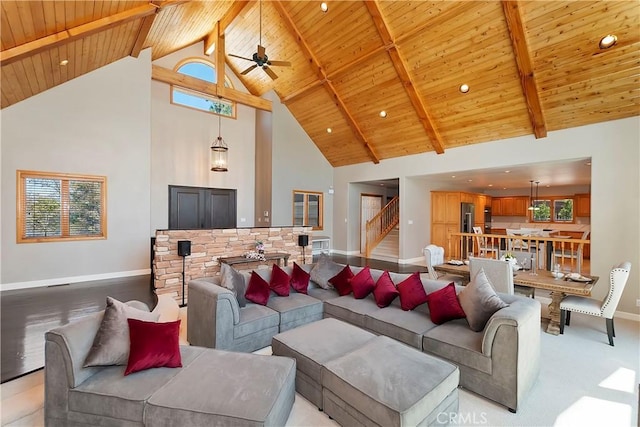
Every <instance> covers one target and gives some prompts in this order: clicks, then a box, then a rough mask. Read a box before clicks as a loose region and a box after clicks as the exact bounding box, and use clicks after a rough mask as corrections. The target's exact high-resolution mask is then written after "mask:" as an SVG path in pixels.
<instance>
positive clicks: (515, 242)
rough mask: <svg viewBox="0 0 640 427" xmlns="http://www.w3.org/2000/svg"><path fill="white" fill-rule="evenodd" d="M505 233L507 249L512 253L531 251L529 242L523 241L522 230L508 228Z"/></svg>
mask: <svg viewBox="0 0 640 427" xmlns="http://www.w3.org/2000/svg"><path fill="white" fill-rule="evenodd" d="M505 231H506V233H507V248H508V249H509V250H510V251H513V250H520V251H526V250H529V245H527V242H525V241H524V240H523V239H522V236H521V235H520V230H519V229H514V228H507V229H506V230H505Z"/></svg>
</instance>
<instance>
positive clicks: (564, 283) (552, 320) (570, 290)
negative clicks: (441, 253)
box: [433, 262, 599, 335]
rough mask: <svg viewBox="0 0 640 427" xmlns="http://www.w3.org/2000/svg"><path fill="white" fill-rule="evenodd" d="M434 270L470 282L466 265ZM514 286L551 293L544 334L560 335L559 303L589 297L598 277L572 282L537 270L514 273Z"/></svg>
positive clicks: (445, 264) (453, 265)
mask: <svg viewBox="0 0 640 427" xmlns="http://www.w3.org/2000/svg"><path fill="white" fill-rule="evenodd" d="M433 268H434V270H436V271H439V272H442V273H448V274H456V275H459V276H462V277H463V278H464V279H465V280H466V282H467V283H468V282H469V281H470V275H471V274H470V272H469V265H468V264H466V263H458V262H455V263H444V264H439V265H435V266H433ZM514 273H515V275H514V277H513V284H514V285H521V286H528V287H530V288H535V289H544V290H546V291H549V292H550V293H551V302H550V303H549V306H548V308H549V323H548V324H547V328H546V332H547V333H549V334H552V335H558V334H559V333H560V302H562V299H563V298H564V297H566V296H567V295H579V296H583V297H590V296H591V291H592V290H593V286H594V285H595V284H596V283H597V282H598V279H599V277H598V276H582V278H584V279H583V280H584V281H574V280H571V279H567V278H566V277H565V278H555V277H553V275H552V273H551V272H550V271H547V270H542V269H540V270H538V271H537V272H536V273H532V272H531V271H528V270H519V271H516V272H514Z"/></svg>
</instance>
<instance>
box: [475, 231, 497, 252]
mask: <svg viewBox="0 0 640 427" xmlns="http://www.w3.org/2000/svg"><path fill="white" fill-rule="evenodd" d="M473 232H474V233H475V234H476V243H477V244H478V254H479V255H480V256H481V257H483V256H484V257H486V256H487V254H489V253H490V254H491V258H498V250H499V249H498V247H495V246H493V245H492V244H489V243H488V242H487V238H486V237H482V236H480V234H482V228H481V227H473ZM494 254H495V256H494Z"/></svg>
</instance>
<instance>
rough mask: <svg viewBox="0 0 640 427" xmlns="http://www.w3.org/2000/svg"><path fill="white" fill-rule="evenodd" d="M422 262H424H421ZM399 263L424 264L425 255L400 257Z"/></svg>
mask: <svg viewBox="0 0 640 427" xmlns="http://www.w3.org/2000/svg"><path fill="white" fill-rule="evenodd" d="M420 263H422V264H420ZM398 264H418V265H424V257H423V256H419V257H416V258H409V259H399V260H398Z"/></svg>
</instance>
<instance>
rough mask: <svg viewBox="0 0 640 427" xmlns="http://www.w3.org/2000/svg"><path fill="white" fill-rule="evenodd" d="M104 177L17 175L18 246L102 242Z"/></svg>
mask: <svg viewBox="0 0 640 427" xmlns="http://www.w3.org/2000/svg"><path fill="white" fill-rule="evenodd" d="M106 184H107V179H106V177H104V176H93V175H74V174H59V173H50V172H34V171H20V170H19V171H18V172H17V217H18V218H17V219H18V221H17V241H18V243H32V242H34V243H35V242H50V241H60V240H86V239H104V238H106V237H107V233H106Z"/></svg>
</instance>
